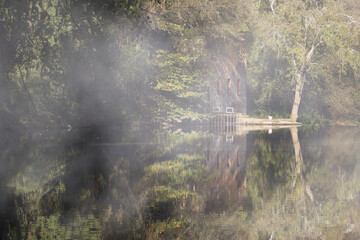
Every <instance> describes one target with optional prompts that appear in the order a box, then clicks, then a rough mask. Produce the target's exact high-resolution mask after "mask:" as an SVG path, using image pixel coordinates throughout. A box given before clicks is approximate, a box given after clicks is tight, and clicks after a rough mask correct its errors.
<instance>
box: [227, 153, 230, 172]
mask: <svg viewBox="0 0 360 240" xmlns="http://www.w3.org/2000/svg"><path fill="white" fill-rule="evenodd" d="M227 167H228V168H230V167H231V153H230V152H228V159H227Z"/></svg>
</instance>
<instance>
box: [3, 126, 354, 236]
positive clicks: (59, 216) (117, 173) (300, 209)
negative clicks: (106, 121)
mask: <svg viewBox="0 0 360 240" xmlns="http://www.w3.org/2000/svg"><path fill="white" fill-rule="evenodd" d="M359 133H360V131H359V129H357V128H319V129H310V128H309V129H306V128H300V129H299V130H298V129H296V128H293V129H290V130H289V129H283V130H274V131H273V133H272V134H268V133H267V132H266V131H252V132H250V133H248V134H245V133H244V134H240V135H221V134H220V135H208V134H204V133H196V132H192V133H181V134H149V135H148V136H147V137H146V138H145V137H144V134H143V133H139V134H137V135H134V133H131V134H129V135H121V134H120V135H119V137H118V138H112V137H109V135H107V134H99V132H96V131H95V132H89V131H88V130H84V132H83V133H82V134H80V135H79V136H77V137H75V136H74V135H69V134H68V133H61V134H54V133H46V134H45V133H43V134H42V135H41V136H40V135H39V134H21V133H20V134H17V135H16V136H15V135H14V136H9V138H8V141H5V140H3V141H2V142H1V146H0V147H1V152H2V159H1V160H2V166H3V168H2V169H1V180H2V182H1V185H0V187H1V190H2V192H3V195H2V198H1V201H0V203H1V208H0V220H1V222H0V223H1V227H0V229H1V233H2V238H3V239H29V238H31V239H44V238H49V239H79V238H81V239H226V238H229V239H270V238H271V237H272V238H273V239H317V238H319V239H357V238H358V237H359V232H360V225H359V222H360V215H359V213H360V204H359V203H360V164H359V163H360V159H359V156H360V149H359V148H358V147H357V146H358V145H359V142H360V134H359ZM300 142H301V146H300Z"/></svg>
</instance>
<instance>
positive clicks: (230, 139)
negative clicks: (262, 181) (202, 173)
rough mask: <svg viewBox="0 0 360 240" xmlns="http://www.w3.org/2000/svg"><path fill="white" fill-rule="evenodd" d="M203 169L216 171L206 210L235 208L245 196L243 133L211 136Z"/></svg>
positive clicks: (244, 140)
mask: <svg viewBox="0 0 360 240" xmlns="http://www.w3.org/2000/svg"><path fill="white" fill-rule="evenodd" d="M206 166H207V167H208V169H209V171H210V172H216V173H215V174H216V177H215V180H214V182H213V185H212V187H211V190H210V194H209V199H208V201H207V206H206V211H207V212H208V211H224V210H225V209H229V208H232V207H237V206H238V204H236V203H240V202H241V200H242V199H243V198H244V196H245V194H246V134H243V135H214V136H212V137H211V141H210V144H209V156H208V159H207V162H206Z"/></svg>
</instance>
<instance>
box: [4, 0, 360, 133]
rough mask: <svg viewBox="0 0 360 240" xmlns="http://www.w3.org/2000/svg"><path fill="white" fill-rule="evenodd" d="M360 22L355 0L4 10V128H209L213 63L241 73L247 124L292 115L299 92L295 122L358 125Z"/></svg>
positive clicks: (50, 4) (33, 3)
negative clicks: (185, 123) (204, 123)
mask: <svg viewBox="0 0 360 240" xmlns="http://www.w3.org/2000/svg"><path fill="white" fill-rule="evenodd" d="M359 17H360V5H359V4H357V1H355V0H343V1H334V0H297V1H291V0H251V1H248V0H240V1H239V0H221V1H218V0H191V1H190V0H156V1H153V0H126V1H125V0H102V1H100V0H23V1H20V0H17V1H14V0H0V71H1V74H0V78H1V79H0V98H1V99H0V115H1V116H2V117H1V120H0V121H1V124H2V125H5V126H8V127H17V126H27V127H44V126H48V127H65V128H66V127H68V125H70V126H80V125H81V126H84V125H92V124H96V125H106V126H119V124H120V123H133V124H134V123H137V122H155V121H157V122H164V121H169V120H173V119H177V120H179V119H181V120H183V119H191V120H202V119H206V114H207V113H208V112H209V109H210V108H209V104H208V98H209V96H208V89H209V81H210V80H211V79H213V78H214V76H216V72H215V70H214V69H215V68H214V64H216V63H217V62H219V61H221V62H224V63H225V64H227V62H229V63H230V62H231V61H233V62H236V61H242V62H245V63H247V99H248V107H247V108H248V113H249V114H251V115H258V116H259V115H260V116H261V115H268V114H271V115H274V116H278V117H280V116H281V117H289V114H290V111H291V107H292V105H293V102H294V93H295V87H296V89H297V90H300V91H299V93H300V97H301V104H300V111H299V119H298V120H299V121H302V122H308V123H312V122H316V121H323V120H324V119H330V120H339V119H351V120H356V121H358V120H359V119H360V101H359V100H360V94H359V93H358V92H359V88H360V85H359V74H360V55H359V50H360V46H359V45H360V34H359V33H360V32H359V26H360V25H359V20H358V19H359ZM238 46H240V48H239V47H238ZM235 49H236V51H235ZM238 49H240V50H238Z"/></svg>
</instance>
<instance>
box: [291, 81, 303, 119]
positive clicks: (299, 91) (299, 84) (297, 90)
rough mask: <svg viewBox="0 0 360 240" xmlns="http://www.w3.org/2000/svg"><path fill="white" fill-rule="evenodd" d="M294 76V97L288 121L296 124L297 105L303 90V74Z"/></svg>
mask: <svg viewBox="0 0 360 240" xmlns="http://www.w3.org/2000/svg"><path fill="white" fill-rule="evenodd" d="M296 76H297V79H296V88H295V97H294V102H293V106H292V109H291V115H290V120H291V121H293V122H296V120H297V118H298V113H299V105H300V101H301V95H302V91H303V88H304V82H305V75H304V74H296Z"/></svg>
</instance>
